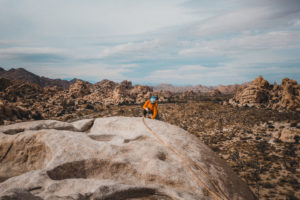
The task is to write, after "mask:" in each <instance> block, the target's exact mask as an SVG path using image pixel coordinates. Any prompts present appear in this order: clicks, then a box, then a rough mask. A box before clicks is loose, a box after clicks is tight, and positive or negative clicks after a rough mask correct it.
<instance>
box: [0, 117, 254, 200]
mask: <svg viewBox="0 0 300 200" xmlns="http://www.w3.org/2000/svg"><path fill="white" fill-rule="evenodd" d="M145 121H146V123H147V124H148V125H149V126H150V127H151V128H152V129H153V130H154V131H155V132H156V133H157V134H159V135H160V137H161V138H163V140H165V141H166V142H167V143H168V144H171V145H173V146H175V147H176V149H177V151H180V152H184V155H183V156H184V157H185V158H187V157H189V158H190V159H191V160H188V161H187V162H188V163H189V165H191V168H192V170H193V171H194V173H195V175H196V176H198V177H199V179H200V180H201V181H202V182H203V185H202V184H200V182H198V181H197V179H196V178H195V177H194V175H193V174H192V173H191V171H189V170H188V169H187V167H186V166H185V165H184V164H183V163H182V161H181V159H180V158H178V157H177V156H175V154H174V153H172V152H171V151H170V150H169V149H168V148H167V147H166V146H164V145H162V144H161V143H160V142H158V140H157V139H156V138H155V137H154V136H153V135H152V134H151V133H150V132H149V130H148V129H146V127H145V126H144V124H143V122H142V119H141V118H125V117H112V118H98V119H96V120H95V121H94V120H92V119H91V120H88V119H87V120H81V121H76V122H73V123H66V122H59V121H54V120H48V121H47V120H46V121H34V122H25V123H19V124H14V125H9V126H2V127H0V163H1V165H0V199H45V200H50V199H149V200H150V199H165V200H171V199H190V200H193V199H195V200H196V199H197V200H198V199H207V200H210V199H216V197H214V196H213V195H212V193H214V194H215V195H217V196H219V197H222V198H220V199H230V200H237V199H239V200H242V199H245V200H246V199H247V200H251V199H255V197H254V195H253V194H252V192H251V191H250V189H249V188H248V186H247V185H246V184H245V183H244V182H242V181H241V180H240V179H239V178H238V177H237V176H236V175H235V174H234V173H233V171H232V170H231V169H230V168H229V167H228V166H227V165H226V163H225V161H223V160H221V159H220V158H219V157H217V156H216V155H215V154H214V153H213V152H212V151H211V150H210V149H209V148H208V147H207V146H206V145H204V144H202V143H201V142H200V141H199V140H198V139H197V138H196V137H194V136H193V135H191V134H188V133H187V132H186V131H184V130H183V129H180V128H178V127H175V126H172V125H170V124H167V123H165V122H161V121H156V120H149V119H146V120H145ZM201 169H203V170H204V171H205V173H207V174H208V175H209V176H205V174H204V172H203V171H201ZM204 184H205V185H206V186H207V188H209V190H210V191H211V192H212V193H210V192H209V191H208V190H207V189H205V187H204Z"/></svg>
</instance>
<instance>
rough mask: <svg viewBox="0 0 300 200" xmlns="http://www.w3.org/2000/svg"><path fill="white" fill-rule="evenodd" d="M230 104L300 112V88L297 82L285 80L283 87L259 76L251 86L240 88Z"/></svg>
mask: <svg viewBox="0 0 300 200" xmlns="http://www.w3.org/2000/svg"><path fill="white" fill-rule="evenodd" d="M229 103H230V104H232V105H235V106H249V107H253V106H255V107H265V108H270V109H274V110H295V111H300V86H299V85H298V83H297V81H295V80H292V79H288V78H285V79H283V80H282V84H281V85H271V84H269V82H268V81H266V80H264V79H263V77H262V76H259V77H257V78H256V79H255V80H254V81H252V83H251V84H250V85H245V86H242V87H240V88H239V89H238V91H237V93H236V94H235V96H234V97H233V98H232V99H230V100H229Z"/></svg>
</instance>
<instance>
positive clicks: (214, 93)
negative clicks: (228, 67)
mask: <svg viewBox="0 0 300 200" xmlns="http://www.w3.org/2000/svg"><path fill="white" fill-rule="evenodd" d="M220 95H222V93H221V92H220V90H218V89H214V90H213V91H211V92H210V93H209V96H211V97H217V96H220Z"/></svg>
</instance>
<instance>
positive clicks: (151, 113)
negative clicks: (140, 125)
mask: <svg viewBox="0 0 300 200" xmlns="http://www.w3.org/2000/svg"><path fill="white" fill-rule="evenodd" d="M147 114H149V115H153V111H152V110H148V111H147V110H145V109H144V110H143V115H144V117H146V115H147ZM155 119H159V116H158V113H157V115H156V117H155Z"/></svg>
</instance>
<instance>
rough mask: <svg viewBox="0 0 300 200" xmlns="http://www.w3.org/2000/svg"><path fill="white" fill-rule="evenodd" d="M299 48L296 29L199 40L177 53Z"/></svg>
mask: <svg viewBox="0 0 300 200" xmlns="http://www.w3.org/2000/svg"><path fill="white" fill-rule="evenodd" d="M292 48H300V33H299V32H296V31H277V32H268V33H264V34H251V33H250V34H249V33H246V34H243V35H241V36H239V37H235V38H232V39H215V40H212V41H205V40H201V41H198V42H197V43H195V44H194V46H193V47H191V48H187V49H182V50H180V51H179V52H178V54H179V55H189V56H207V55H211V56H213V55H226V56H235V55H236V54H238V55H240V54H247V53H249V51H258V50H270V49H272V50H280V49H285V50H287V49H292Z"/></svg>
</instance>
